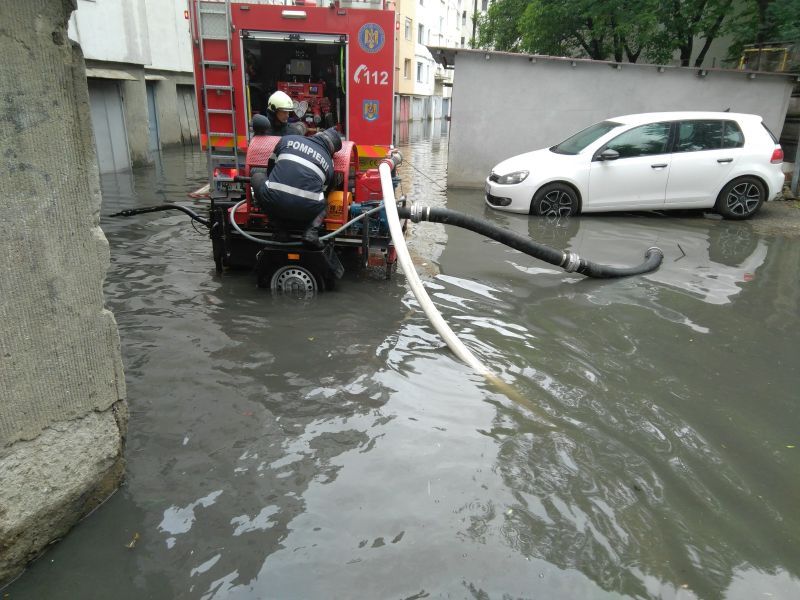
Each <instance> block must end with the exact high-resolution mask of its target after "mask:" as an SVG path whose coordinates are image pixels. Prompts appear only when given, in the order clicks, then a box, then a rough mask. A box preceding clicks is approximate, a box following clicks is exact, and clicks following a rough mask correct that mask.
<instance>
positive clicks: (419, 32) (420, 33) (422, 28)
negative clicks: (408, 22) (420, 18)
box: [417, 25, 425, 44]
mask: <svg viewBox="0 0 800 600" xmlns="http://www.w3.org/2000/svg"><path fill="white" fill-rule="evenodd" d="M417 41H418V42H419V43H420V44H424V43H425V25H420V26H419V29H418V30H417Z"/></svg>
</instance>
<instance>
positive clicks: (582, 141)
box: [550, 121, 621, 154]
mask: <svg viewBox="0 0 800 600" xmlns="http://www.w3.org/2000/svg"><path fill="white" fill-rule="evenodd" d="M620 125H621V123H616V122H614V121H601V122H600V123H595V124H594V125H591V126H590V127H587V128H586V129H583V130H581V131H579V132H578V133H576V134H575V135H573V136H571V137H568V138H567V139H566V140H564V141H563V142H561V143H560V144H556V145H555V146H553V147H551V148H550V150H551V151H552V152H555V153H557V154H577V153H578V152H580V151H581V150H583V149H584V148H586V146H588V145H589V144H591V143H592V142H594V141H596V140H599V139H600V138H601V137H603V136H604V135H605V134H607V133H608V132H609V131H611V130H612V129H614V128H615V127H619V126H620Z"/></svg>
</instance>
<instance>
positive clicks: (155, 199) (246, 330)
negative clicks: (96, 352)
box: [10, 124, 800, 598]
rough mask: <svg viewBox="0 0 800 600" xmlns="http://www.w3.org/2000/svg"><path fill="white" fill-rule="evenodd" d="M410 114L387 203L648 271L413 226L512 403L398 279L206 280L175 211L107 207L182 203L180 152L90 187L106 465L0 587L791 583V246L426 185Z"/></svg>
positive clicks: (324, 592) (429, 269)
mask: <svg viewBox="0 0 800 600" xmlns="http://www.w3.org/2000/svg"><path fill="white" fill-rule="evenodd" d="M425 129H426V131H425V132H423V133H420V132H417V131H414V130H413V128H412V131H410V132H409V133H408V138H405V137H403V138H402V142H401V144H400V146H401V149H402V150H403V152H404V154H405V157H406V163H405V164H404V165H403V167H402V168H401V174H402V176H403V179H404V181H403V187H402V189H401V190H400V193H403V194H405V195H406V196H407V197H408V198H409V199H412V200H413V199H416V200H420V201H423V202H425V203H427V204H429V205H436V206H444V205H446V206H448V207H449V208H453V209H455V210H460V211H463V212H467V213H470V214H473V215H477V216H482V217H484V218H487V219H490V220H492V221H494V222H496V223H498V224H500V225H502V226H504V227H507V228H510V229H512V230H514V231H517V232H518V233H522V234H525V235H530V236H532V237H533V238H534V239H536V240H538V241H541V242H544V243H547V244H550V245H552V246H555V247H557V248H564V249H566V248H569V249H572V250H574V251H577V252H579V253H580V254H582V255H584V256H586V257H587V258H590V259H592V260H595V261H597V262H606V263H611V264H630V263H638V262H639V261H640V260H641V259H642V256H643V253H644V250H645V249H646V248H648V247H649V246H651V245H659V246H661V247H662V248H663V249H664V251H665V261H664V265H663V266H662V268H661V269H660V270H659V271H658V272H656V273H654V274H651V275H648V276H644V277H636V278H630V279H625V280H619V281H589V280H585V279H583V278H582V277H580V276H576V275H569V274H565V273H563V272H562V271H560V270H559V269H556V268H554V267H551V266H550V265H547V264H544V263H540V262H538V261H535V260H533V259H530V258H528V257H525V256H523V255H520V254H519V253H517V252H514V251H511V250H509V249H507V248H505V247H503V246H501V245H499V244H496V243H494V242H491V241H489V240H486V239H483V238H480V237H478V236H476V235H475V234H473V233H471V232H467V231H463V230H453V229H447V230H445V229H444V228H443V227H442V226H441V225H435V224H429V223H428V224H420V225H419V226H416V227H415V228H414V230H413V236H412V238H411V239H410V241H409V243H410V246H411V248H412V250H413V252H414V253H415V255H416V260H417V261H418V262H419V264H422V263H425V267H423V268H422V269H421V270H422V272H423V273H424V275H425V277H426V281H427V285H428V287H429V292H430V293H431V295H432V297H433V298H434V301H435V302H436V303H437V305H438V306H439V308H440V310H441V311H442V312H443V314H444V316H445V318H446V320H447V321H448V322H449V323H450V325H451V326H452V327H453V329H454V330H455V331H456V332H457V333H458V334H459V335H460V336H461V337H462V339H464V340H465V342H466V343H467V344H468V345H469V346H470V347H471V348H472V349H473V351H474V352H475V353H476V354H477V355H479V356H480V357H481V359H482V360H484V361H485V362H486V363H487V365H488V366H489V367H490V368H491V369H493V370H494V371H495V372H497V373H499V374H500V375H501V377H503V378H504V379H505V380H506V381H507V382H508V383H509V384H510V385H511V386H512V387H513V388H514V390H515V392H516V394H517V396H516V397H511V396H509V395H507V394H505V393H502V392H501V391H498V390H493V389H491V388H490V387H488V386H487V384H486V383H485V382H484V381H483V380H482V378H480V377H478V376H475V375H473V374H471V373H470V372H469V370H468V369H467V368H466V367H464V366H463V365H461V364H459V363H458V362H457V361H456V360H455V359H454V358H453V357H452V356H451V355H450V354H449V352H448V351H447V349H446V348H445V347H444V346H443V343H442V341H441V340H440V339H439V338H438V336H437V335H436V334H435V332H434V331H433V329H432V327H431V326H430V325H429V324H428V322H427V321H426V319H425V318H424V316H423V315H422V313H421V312H420V311H419V310H418V308H417V305H416V301H415V300H414V299H413V297H412V296H411V295H410V293H408V292H407V291H406V287H405V285H404V281H403V278H402V276H398V277H396V278H395V279H394V280H392V281H390V282H387V281H382V280H377V279H372V278H369V277H362V276H359V275H356V274H352V273H350V274H347V276H346V277H345V279H344V280H343V281H342V283H341V285H340V289H339V291H336V292H334V293H326V294H324V295H322V296H320V297H319V298H317V299H316V300H314V301H312V302H306V303H298V302H295V301H290V300H285V299H280V298H271V297H270V296H269V295H268V294H267V293H265V292H264V291H263V290H258V289H256V288H255V287H254V280H253V278H252V277H250V276H248V275H246V274H238V275H229V276H224V277H218V276H217V275H216V274H215V273H214V268H213V262H212V260H211V257H210V248H209V244H208V240H207V239H206V237H205V236H204V234H203V232H202V231H200V232H197V231H195V230H193V228H192V226H191V224H190V223H189V221H188V219H187V218H186V217H184V216H182V215H166V216H165V215H164V214H151V215H142V216H139V217H136V218H132V219H123V220H119V219H111V218H108V217H107V216H106V215H108V214H110V213H112V212H115V211H117V210H120V209H121V208H130V207H134V206H147V205H150V204H155V203H160V202H163V201H177V202H187V203H188V202H189V200H188V199H187V198H186V193H187V192H188V191H191V189H192V187H193V185H192V184H194V186H195V187H199V185H200V184H201V183H202V181H203V179H204V177H205V175H204V173H205V164H204V161H203V160H202V157H200V156H199V155H192V154H186V155H184V154H183V153H181V152H177V153H176V152H170V153H167V154H165V156H164V157H163V162H162V163H161V164H160V165H158V167H157V168H153V169H149V170H144V171H141V172H137V173H136V174H135V175H134V176H133V177H130V176H129V175H128V176H126V175H119V176H110V177H105V178H104V180H103V190H104V205H103V215H104V216H103V218H102V225H103V228H104V230H105V232H106V234H107V236H108V238H109V241H110V244H111V252H112V265H111V269H110V272H109V276H108V281H107V284H106V295H107V299H108V305H109V308H110V309H111V310H113V311H114V314H115V315H116V318H117V322H118V324H119V330H120V337H121V343H122V350H123V355H124V360H125V367H126V379H127V385H128V397H129V401H130V409H131V418H130V425H129V438H128V442H127V459H128V481H127V484H126V485H125V487H124V488H122V490H121V491H120V492H119V493H118V494H117V495H116V496H114V497H113V498H112V499H111V500H110V501H109V502H108V503H107V504H105V505H104V506H103V507H101V508H100V509H99V510H98V511H96V512H95V513H94V514H93V515H92V516H91V517H90V518H88V519H86V520H85V521H84V522H83V523H81V525H80V526H79V527H78V528H76V529H75V530H74V531H73V532H72V533H71V534H70V535H69V536H68V537H67V538H66V539H65V540H64V541H62V542H61V543H60V544H59V545H57V546H56V547H54V548H53V549H52V550H51V551H50V552H48V554H47V555H46V556H45V558H44V559H42V560H41V561H39V562H38V563H36V564H35V565H34V566H33V567H32V568H31V569H30V571H29V572H28V573H27V574H26V575H25V576H24V577H23V578H22V579H20V580H19V581H18V582H17V583H16V584H15V585H14V586H12V587H11V589H10V591H11V597H12V598H25V597H29V598H44V597H48V598H57V597H103V594H104V593H106V592H108V591H109V590H114V595H115V597H118V598H141V597H147V598H425V597H431V598H432V597H437V598H438V597H468V598H512V597H513V598H517V597H524V598H534V597H535V598H576V597H581V598H596V597H638V598H661V597H664V598H757V597H776V598H793V597H797V596H798V594H800V584H799V583H798V566H800V565H798V563H799V562H800V560H798V556H800V553H798V552H797V550H796V549H797V542H798V534H799V533H800V517H799V516H798V511H797V499H798V497H800V489H799V486H800V478H799V477H798V475H799V474H800V471H799V470H798V467H797V464H798V463H797V458H796V457H797V452H798V451H800V449H798V448H796V447H794V446H798V447H800V444H798V439H797V435H798V433H797V432H798V418H797V408H796V400H797V392H796V389H797V380H798V378H797V370H796V367H795V363H796V360H795V359H794V354H795V353H796V349H797V348H798V347H800V344H798V342H800V334H799V333H798V318H797V311H796V307H797V304H798V300H799V299H800V298H799V297H800V293H799V289H798V288H799V287H800V286H798V282H797V277H796V273H797V266H798V263H799V262H800V261H799V260H798V257H799V251H798V250H797V247H796V244H794V243H793V240H784V239H778V238H766V237H761V236H759V235H756V234H755V233H754V232H753V231H752V230H751V228H750V227H749V225H748V224H747V223H728V222H720V221H715V220H708V219H704V218H702V217H701V216H698V215H695V214H690V215H681V216H673V217H659V216H652V215H651V216H641V215H629V216H611V217H587V218H582V219H571V220H569V221H566V222H555V223H553V222H547V221H543V220H541V219H537V218H528V217H525V216H519V215H508V214H502V213H496V212H492V211H489V210H488V209H485V208H484V207H483V203H482V197H481V194H480V192H476V191H470V190H451V191H449V192H447V193H445V192H444V191H443V190H442V189H440V186H443V183H444V174H445V170H446V157H447V151H446V145H447V137H446V135H444V134H442V130H441V129H440V128H439V127H438V124H437V125H435V126H434V127H433V128H431V129H428V128H427V127H426V128H425ZM401 135H404V134H403V132H402V131H401ZM431 179H432V180H433V181H431ZM135 534H138V536H139V537H138V539H137V542H136V544H135V546H134V547H133V548H127V547H126V544H128V543H129V542H130V541H131V540H132V539H133V538H134V536H135ZM768 594H771V596H769V595H768Z"/></svg>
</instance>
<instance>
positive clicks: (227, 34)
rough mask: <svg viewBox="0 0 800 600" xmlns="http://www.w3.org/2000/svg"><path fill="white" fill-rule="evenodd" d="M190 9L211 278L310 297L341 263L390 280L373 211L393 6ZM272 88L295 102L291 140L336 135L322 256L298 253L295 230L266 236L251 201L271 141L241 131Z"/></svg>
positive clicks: (200, 3)
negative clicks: (225, 275)
mask: <svg viewBox="0 0 800 600" xmlns="http://www.w3.org/2000/svg"><path fill="white" fill-rule="evenodd" d="M189 6H190V14H189V17H190V21H191V32H192V41H193V53H194V75H195V89H196V95H197V102H198V109H199V117H200V119H199V120H200V140H201V145H202V148H203V149H204V150H205V151H206V152H207V155H208V173H209V197H210V201H211V206H210V213H209V227H210V232H211V234H210V235H211V240H212V246H213V250H214V261H215V263H216V267H217V270H219V271H222V270H224V269H226V268H237V267H240V268H255V269H256V271H257V273H258V277H259V284H260V285H264V286H271V287H272V288H273V289H276V290H289V289H291V290H295V291H296V290H298V289H300V291H302V290H305V291H307V292H309V293H313V292H314V291H317V290H322V289H326V288H330V287H332V285H333V281H334V280H335V279H336V278H337V277H340V276H341V272H342V266H341V263H340V262H339V258H340V257H341V258H344V257H345V255H355V256H357V257H358V259H357V260H358V263H359V265H362V266H363V265H365V264H369V265H372V266H383V267H385V269H386V276H387V277H388V276H389V274H390V273H391V270H392V266H393V264H394V261H395V253H394V248H393V246H392V243H391V237H390V235H389V229H388V224H387V222H386V216H385V213H384V212H383V210H382V209H380V208H379V205H380V202H381V201H382V193H381V192H380V190H381V186H380V176H379V174H378V170H377V168H376V167H377V164H378V163H379V162H380V161H381V160H383V159H385V158H386V157H387V156H388V155H389V154H390V152H391V143H392V126H393V114H392V113H393V110H392V109H393V80H394V23H395V13H394V8H393V6H392V7H389V6H387V5H386V4H385V3H384V2H383V0H372V1H369V2H354V3H352V5H351V3H349V2H339V1H338V0H336V1H335V2H332V3H330V4H329V5H328V4H326V5H325V6H317V5H316V4H315V3H313V2H308V1H306V2H303V1H302V0H296V1H295V3H294V4H291V3H290V4H272V3H262V2H253V1H249V2H238V1H231V0H218V1H212V0H190V4H189ZM356 6H368V7H370V8H356ZM275 91H282V92H285V93H287V94H288V95H289V96H290V97H291V98H292V100H293V104H294V111H292V114H291V116H290V123H291V124H292V125H291V127H292V129H293V131H295V132H297V131H299V132H304V133H305V134H306V135H313V134H314V133H316V132H317V131H318V130H322V129H327V128H329V127H336V129H337V130H338V131H339V132H340V134H341V135H342V136H343V138H344V139H345V141H344V143H343V145H342V149H341V150H340V151H339V152H337V153H336V154H335V156H334V170H335V174H336V177H335V188H334V189H333V190H331V191H330V192H329V194H328V197H327V198H328V200H327V202H328V212H327V217H326V219H325V230H326V232H327V235H323V236H321V237H322V239H326V238H327V239H328V240H329V241H330V243H328V244H327V245H326V247H325V248H324V249H322V250H312V249H308V248H305V247H302V245H301V244H300V243H299V242H297V241H296V240H297V239H298V235H297V232H285V231H283V232H279V231H276V230H274V229H273V227H272V226H271V225H270V223H269V220H268V219H267V217H266V215H265V214H263V213H261V212H260V211H259V210H258V209H257V208H256V207H255V206H254V204H253V203H252V201H251V194H252V191H251V189H250V186H249V185H248V182H249V176H250V174H251V172H252V171H253V170H254V169H261V170H265V171H267V172H269V169H270V168H271V164H270V156H271V154H272V150H273V148H274V147H275V145H276V144H277V142H278V140H279V139H280V138H278V137H274V136H264V135H254V134H253V132H252V130H251V126H250V124H251V121H252V118H253V116H255V115H258V114H264V113H266V112H267V106H266V105H267V99H268V98H269V96H270V95H271V94H272V93H273V92H275ZM395 162H397V161H395ZM395 181H397V180H395ZM367 213H369V214H367ZM365 214H366V216H362V218H361V220H360V221H357V222H354V223H351V221H352V220H353V219H355V218H357V217H359V216H361V215H365Z"/></svg>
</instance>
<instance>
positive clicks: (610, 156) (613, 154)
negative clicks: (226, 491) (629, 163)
mask: <svg viewBox="0 0 800 600" xmlns="http://www.w3.org/2000/svg"><path fill="white" fill-rule="evenodd" d="M595 158H596V159H597V160H617V159H618V158H619V152H617V151H616V150H612V149H611V148H606V149H605V150H603V151H602V152H601V153H600V154H597V155H596V156H595Z"/></svg>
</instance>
